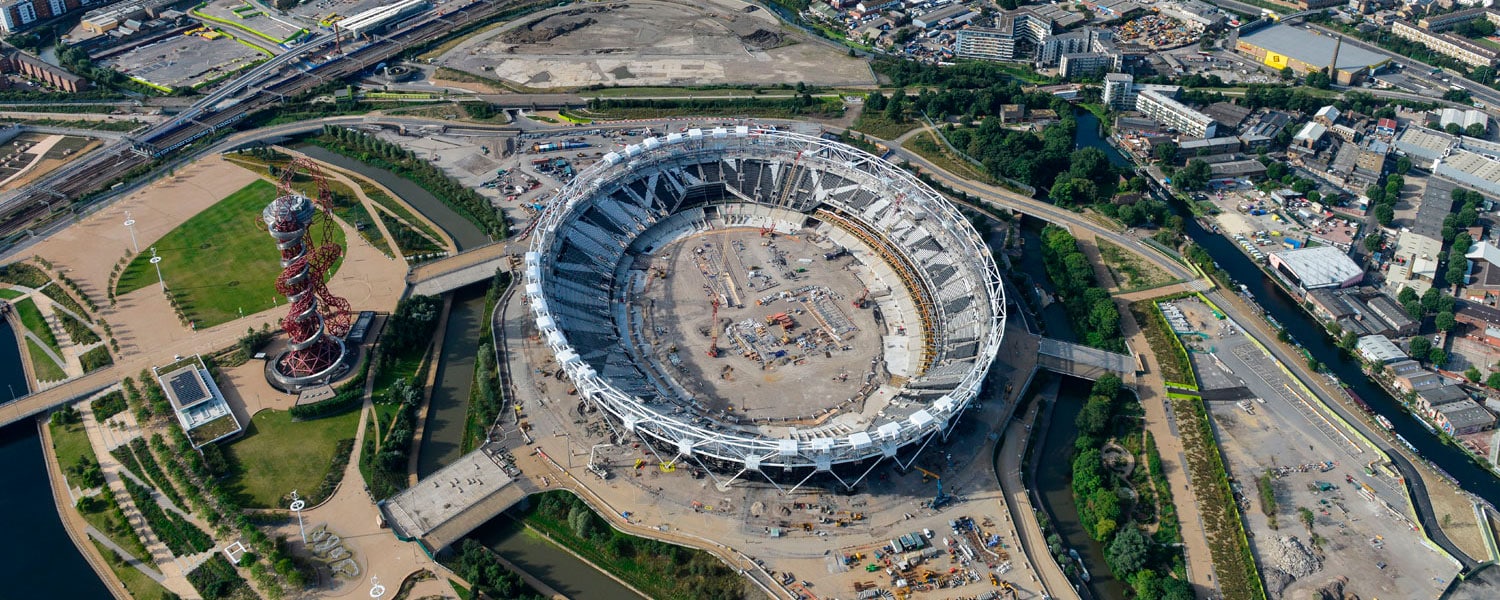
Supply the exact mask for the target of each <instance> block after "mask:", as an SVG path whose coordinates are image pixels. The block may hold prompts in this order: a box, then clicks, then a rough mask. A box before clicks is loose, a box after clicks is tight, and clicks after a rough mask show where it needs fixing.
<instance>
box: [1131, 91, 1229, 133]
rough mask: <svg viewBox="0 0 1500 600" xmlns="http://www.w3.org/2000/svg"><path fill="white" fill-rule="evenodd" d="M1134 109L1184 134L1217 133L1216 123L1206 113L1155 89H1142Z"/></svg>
mask: <svg viewBox="0 0 1500 600" xmlns="http://www.w3.org/2000/svg"><path fill="white" fill-rule="evenodd" d="M1135 109H1136V110H1138V111H1140V112H1141V114H1144V115H1146V116H1148V117H1150V118H1152V119H1154V120H1156V121H1157V122H1160V123H1162V124H1163V125H1166V126H1168V127H1171V128H1173V129H1176V130H1177V131H1179V132H1181V133H1183V134H1184V135H1188V136H1192V137H1200V138H1211V137H1214V134H1215V133H1218V124H1217V123H1215V122H1214V120H1213V119H1212V118H1210V117H1209V116H1208V115H1205V114H1203V113H1201V112H1198V111H1196V110H1193V108H1192V107H1190V106H1188V105H1186V104H1183V103H1181V102H1178V101H1177V100H1175V99H1173V98H1171V97H1168V96H1167V95H1165V94H1163V93H1161V92H1158V91H1156V90H1144V91H1142V92H1141V93H1140V94H1139V95H1138V96H1137V97H1136V101H1135Z"/></svg>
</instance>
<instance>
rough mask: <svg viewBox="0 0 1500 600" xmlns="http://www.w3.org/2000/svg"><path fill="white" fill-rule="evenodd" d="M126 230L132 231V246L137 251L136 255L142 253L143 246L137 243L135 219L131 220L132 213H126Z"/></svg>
mask: <svg viewBox="0 0 1500 600" xmlns="http://www.w3.org/2000/svg"><path fill="white" fill-rule="evenodd" d="M125 228H126V229H129V230H130V246H131V247H132V248H134V249H135V253H136V254H140V253H141V245H140V244H139V243H137V242H136V241H135V219H132V218H130V213H128V212H127V213H125Z"/></svg>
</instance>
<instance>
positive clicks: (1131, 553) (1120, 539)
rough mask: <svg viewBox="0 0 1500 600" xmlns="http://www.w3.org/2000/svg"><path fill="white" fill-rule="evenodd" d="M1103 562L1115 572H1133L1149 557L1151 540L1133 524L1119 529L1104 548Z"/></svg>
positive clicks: (1144, 563) (1143, 565)
mask: <svg viewBox="0 0 1500 600" xmlns="http://www.w3.org/2000/svg"><path fill="white" fill-rule="evenodd" d="M1104 558H1105V562H1107V563H1109V569H1110V571H1113V572H1115V573H1134V572H1136V571H1139V570H1141V569H1142V568H1144V567H1145V566H1146V563H1147V561H1149V560H1150V559H1151V540H1150V539H1148V538H1147V537H1146V536H1145V535H1144V534H1142V533H1141V530H1140V529H1138V528H1136V527H1135V526H1134V525H1127V526H1126V527H1125V528H1124V529H1121V530H1120V532H1119V534H1117V535H1115V539H1114V540H1112V541H1111V542H1110V543H1109V548H1107V549H1106V550H1105V556H1104Z"/></svg>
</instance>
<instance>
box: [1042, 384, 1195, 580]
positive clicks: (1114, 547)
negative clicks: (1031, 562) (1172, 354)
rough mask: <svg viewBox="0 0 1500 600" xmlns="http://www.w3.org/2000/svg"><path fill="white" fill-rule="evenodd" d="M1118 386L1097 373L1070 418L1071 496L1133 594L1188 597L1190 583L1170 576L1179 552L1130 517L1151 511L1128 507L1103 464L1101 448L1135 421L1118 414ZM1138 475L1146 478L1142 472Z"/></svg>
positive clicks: (1124, 486) (1114, 477)
mask: <svg viewBox="0 0 1500 600" xmlns="http://www.w3.org/2000/svg"><path fill="white" fill-rule="evenodd" d="M1121 392H1122V386H1121V385H1120V380H1119V378H1118V377H1115V376H1114V375H1106V376H1104V377H1101V378H1100V379H1099V380H1098V381H1097V382H1095V383H1094V387H1093V389H1092V390H1090V393H1089V397H1088V400H1087V401H1086V402H1085V404H1084V407H1083V410H1082V411H1080V412H1079V413H1078V417H1077V418H1076V419H1075V420H1074V424H1075V425H1076V426H1077V427H1078V438H1077V439H1076V440H1075V441H1074V447H1075V448H1076V449H1077V454H1076V455H1074V458H1073V480H1072V490H1073V502H1074V504H1075V506H1076V508H1077V509H1078V517H1079V521H1080V523H1081V524H1082V525H1083V528H1084V531H1086V532H1087V533H1088V534H1089V536H1090V537H1092V538H1093V539H1095V540H1098V541H1099V542H1102V543H1103V545H1104V551H1105V552H1104V561H1105V563H1106V564H1108V565H1109V569H1110V571H1111V572H1113V573H1114V574H1115V576H1116V577H1117V578H1119V579H1120V580H1122V581H1125V582H1128V583H1129V584H1130V585H1131V587H1132V588H1133V590H1134V591H1135V594H1136V597H1137V598H1141V599H1143V600H1146V599H1150V600H1155V599H1172V600H1179V599H1181V600H1186V599H1188V598H1192V597H1193V590H1192V586H1191V585H1190V584H1189V583H1188V582H1187V581H1185V580H1183V579H1178V578H1176V577H1173V576H1172V571H1173V567H1174V564H1175V563H1176V562H1177V559H1178V554H1177V552H1176V551H1174V550H1172V549H1171V548H1169V547H1168V546H1165V545H1163V544H1161V543H1158V541H1156V540H1153V539H1151V537H1150V536H1148V535H1146V533H1145V532H1143V531H1142V526H1143V524H1141V523H1138V522H1136V521H1135V520H1134V519H1132V518H1131V516H1130V515H1131V514H1142V513H1149V512H1150V511H1149V510H1147V511H1142V510H1131V507H1130V506H1129V505H1128V504H1129V503H1127V502H1125V501H1123V500H1121V497H1122V495H1125V493H1124V492H1125V490H1126V489H1127V488H1129V485H1128V484H1127V483H1126V482H1124V481H1122V480H1121V478H1120V477H1119V476H1118V475H1116V474H1115V473H1113V472H1111V471H1110V470H1108V469H1107V468H1106V467H1105V465H1104V457H1103V454H1102V452H1101V448H1103V446H1104V444H1105V443H1106V442H1107V441H1109V440H1111V439H1115V438H1116V437H1117V434H1118V433H1119V429H1120V427H1121V426H1127V425H1126V424H1127V423H1134V422H1136V421H1134V420H1132V419H1123V418H1117V413H1118V412H1120V411H1121V410H1122V409H1123V408H1124V406H1123V405H1124V403H1125V402H1126V400H1124V399H1123V398H1122V393H1121ZM1127 427H1128V426H1127ZM1141 466H1144V465H1141ZM1156 467H1157V468H1159V467H1160V465H1159V464H1158V465H1156ZM1137 468H1140V466H1138V467H1137ZM1140 479H1141V480H1142V481H1143V482H1146V481H1148V480H1147V478H1146V477H1144V476H1143V477H1141V478H1140ZM1138 491H1144V490H1138ZM1138 497H1140V498H1141V501H1145V499H1146V498H1147V496H1146V495H1145V494H1138Z"/></svg>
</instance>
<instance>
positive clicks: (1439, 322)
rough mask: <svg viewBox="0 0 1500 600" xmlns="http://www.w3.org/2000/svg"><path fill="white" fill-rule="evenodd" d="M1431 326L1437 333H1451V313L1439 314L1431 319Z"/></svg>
mask: <svg viewBox="0 0 1500 600" xmlns="http://www.w3.org/2000/svg"><path fill="white" fill-rule="evenodd" d="M1432 324H1433V325H1435V326H1437V328H1438V331H1452V330H1453V326H1454V324H1455V323H1454V320H1453V313H1451V312H1440V313H1438V314H1437V316H1436V317H1433V319H1432Z"/></svg>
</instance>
